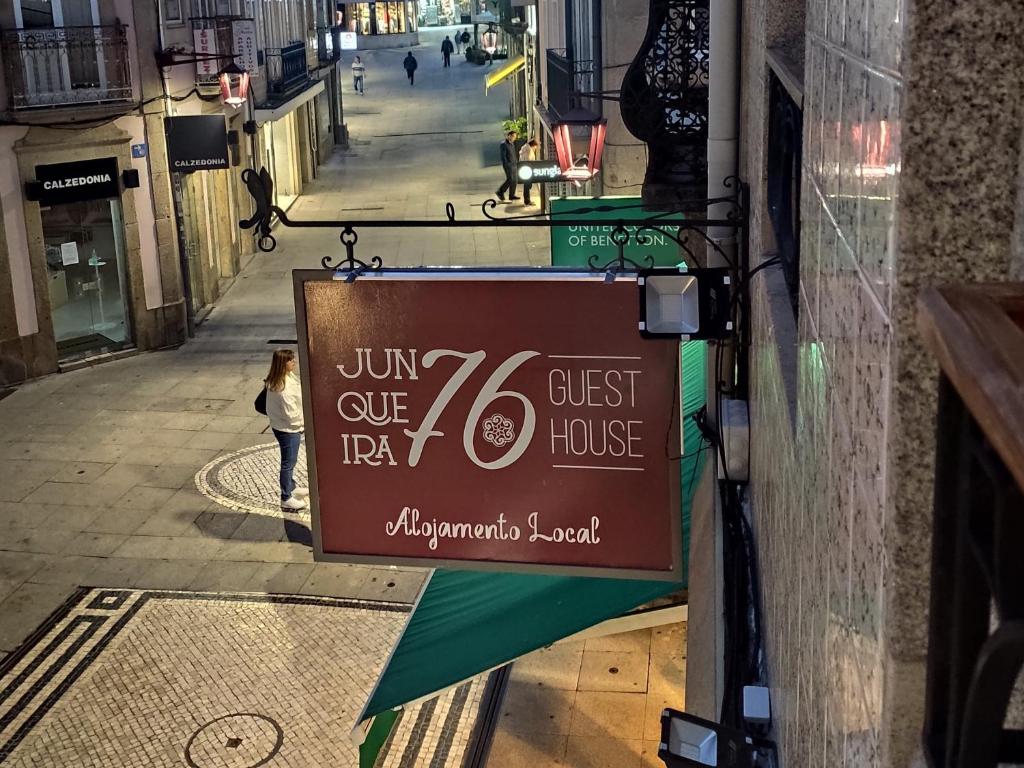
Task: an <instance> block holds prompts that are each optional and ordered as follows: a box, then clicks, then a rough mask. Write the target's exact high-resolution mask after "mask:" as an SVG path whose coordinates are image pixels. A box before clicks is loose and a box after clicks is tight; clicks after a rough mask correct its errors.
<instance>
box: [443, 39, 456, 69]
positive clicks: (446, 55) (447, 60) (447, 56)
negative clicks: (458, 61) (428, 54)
mask: <svg viewBox="0 0 1024 768" xmlns="http://www.w3.org/2000/svg"><path fill="white" fill-rule="evenodd" d="M454 50H455V46H454V45H452V41H451V38H449V37H448V35H445V36H444V42H443V43H441V58H443V59H444V65H445V66H446V67H450V66H451V65H452V51H454Z"/></svg>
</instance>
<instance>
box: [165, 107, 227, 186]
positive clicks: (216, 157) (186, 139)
mask: <svg viewBox="0 0 1024 768" xmlns="http://www.w3.org/2000/svg"><path fill="white" fill-rule="evenodd" d="M164 133H165V134H166V136H167V163H168V165H169V166H170V168H171V170H172V171H176V172H178V173H191V172H192V171H213V170H217V169H221V168H230V167H231V163H230V162H229V161H228V134H227V127H226V125H225V123H224V115H182V116H179V117H167V118H164Z"/></svg>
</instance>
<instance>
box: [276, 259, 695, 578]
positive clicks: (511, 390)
mask: <svg viewBox="0 0 1024 768" xmlns="http://www.w3.org/2000/svg"><path fill="white" fill-rule="evenodd" d="M295 299H296V307H297V309H298V317H299V333H300V343H299V347H300V352H299V354H300V362H301V371H302V381H303V388H304V389H303V394H304V403H305V409H306V449H307V451H308V453H309V467H310V486H311V492H312V501H313V524H314V550H315V554H316V557H317V559H321V560H337V561H347V562H370V563H386V564H411V565H427V566H445V567H451V566H460V565H461V566H465V567H471V568H477V569H479V568H486V569H496V570H513V571H515V570H527V571H534V572H543V573H575V574H577V575H592V576H621V577H624V578H664V579H675V578H679V576H680V568H681V535H680V488H679V485H680V473H679V465H678V460H679V455H680V445H679V442H680V439H679V403H678V389H677V381H678V378H677V366H678V361H679V343H678V340H661V339H656V340H645V339H643V338H641V336H640V334H639V332H638V330H637V317H638V289H637V283H636V279H635V277H634V278H633V279H629V278H627V277H620V278H618V279H615V280H614V281H613V282H611V283H607V282H606V281H605V276H604V275H599V276H596V277H595V276H593V275H588V274H570V273H561V274H559V275H557V276H555V275H553V274H552V273H546V274H533V275H530V274H526V273H493V272H492V273H472V272H468V273H459V274H457V275H453V274H452V273H450V272H446V273H442V272H431V271H429V270H427V271H416V272H387V271H385V272H383V273H373V274H370V275H363V276H361V277H359V278H358V279H356V280H355V281H353V282H351V283H347V282H344V281H342V280H332V279H331V277H330V276H329V275H328V276H326V277H325V276H324V274H323V273H322V272H320V271H315V272H314V271H297V272H296V273H295Z"/></svg>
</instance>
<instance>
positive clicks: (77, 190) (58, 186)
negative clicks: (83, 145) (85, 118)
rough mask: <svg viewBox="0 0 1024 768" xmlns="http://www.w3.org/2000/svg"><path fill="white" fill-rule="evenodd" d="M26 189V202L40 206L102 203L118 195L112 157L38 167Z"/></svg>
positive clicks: (116, 177)
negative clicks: (84, 202) (32, 202)
mask: <svg viewBox="0 0 1024 768" xmlns="http://www.w3.org/2000/svg"><path fill="white" fill-rule="evenodd" d="M26 186H27V190H26V192H27V197H28V199H30V200H38V201H39V204H40V205H42V206H50V205H59V204H61V203H77V202H80V201H82V200H103V199H105V198H108V197H117V196H118V195H119V194H120V193H121V188H120V180H119V179H118V175H117V158H114V157H103V158H100V159H98V160H80V161H78V162H74V163H53V164H51V165H37V166H36V180H35V181H34V182H28V184H27V185H26Z"/></svg>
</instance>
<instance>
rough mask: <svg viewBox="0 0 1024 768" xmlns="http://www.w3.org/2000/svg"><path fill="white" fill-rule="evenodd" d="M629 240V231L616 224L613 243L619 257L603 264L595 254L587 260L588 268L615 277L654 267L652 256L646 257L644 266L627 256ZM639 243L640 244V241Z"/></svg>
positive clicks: (612, 234) (612, 233) (613, 228)
mask: <svg viewBox="0 0 1024 768" xmlns="http://www.w3.org/2000/svg"><path fill="white" fill-rule="evenodd" d="M629 238H630V234H629V230H628V229H626V227H625V225H623V224H616V225H615V226H614V227H612V232H611V241H612V242H613V243H615V245H616V247H617V248H618V249H619V255H618V256H616V257H615V258H614V259H612V260H611V261H609V262H606V263H604V264H601V263H600V262H599V261H598V256H597V254H596V253H595V254H594V255H593V256H591V257H590V258H589V259H587V266H589V267H590V268H591V269H592V270H594V271H595V272H606V273H607V274H609V275H615V274H616V273H618V272H629V271H630V270H631V269H632V270H641V269H650V268H651V267H653V266H654V257H653V256H651V255H650V254H648V255H647V256H646V257H644V261H643V263H642V264H641V263H640V262H638V261H635V260H633V259H631V258H630V257H629V256H627V255H626V245H627V244H628V243H629ZM637 242H639V240H638V241H637Z"/></svg>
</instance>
